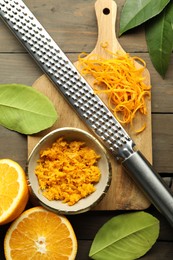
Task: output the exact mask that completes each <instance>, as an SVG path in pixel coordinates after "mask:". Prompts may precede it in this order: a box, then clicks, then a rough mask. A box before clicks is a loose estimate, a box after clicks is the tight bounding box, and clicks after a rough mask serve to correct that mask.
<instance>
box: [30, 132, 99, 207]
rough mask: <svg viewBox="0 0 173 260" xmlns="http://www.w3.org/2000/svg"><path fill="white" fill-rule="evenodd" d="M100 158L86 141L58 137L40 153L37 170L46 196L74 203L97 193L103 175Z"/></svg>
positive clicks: (40, 185) (49, 198)
mask: <svg viewBox="0 0 173 260" xmlns="http://www.w3.org/2000/svg"><path fill="white" fill-rule="evenodd" d="M99 158H100V155H97V154H96V152H95V151H94V150H93V149H92V148H90V147H88V146H86V145H85V143H84V142H81V141H71V142H68V141H66V140H64V139H63V138H62V137H60V138H59V139H57V140H56V141H55V142H54V143H53V144H52V146H51V147H50V148H46V149H45V150H43V151H41V152H40V159H39V160H38V165H37V167H36V169H35V174H36V175H37V178H38V182H39V187H40V189H41V190H42V193H43V196H45V197H46V198H47V199H48V200H61V201H63V202H64V203H68V205H69V206H72V205H74V204H75V203H77V202H78V201H79V200H80V199H82V198H85V197H86V196H88V195H89V194H91V193H93V192H94V191H95V190H96V187H95V184H96V183H97V182H99V180H100V176H101V172H100V169H99V167H98V166H97V162H98V160H99Z"/></svg>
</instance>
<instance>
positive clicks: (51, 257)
mask: <svg viewBox="0 0 173 260" xmlns="http://www.w3.org/2000/svg"><path fill="white" fill-rule="evenodd" d="M4 253H5V257H6V260H9V259H11V260H19V259H20V260H27V259H28V260H29V259H32V260H69V259H70V260H74V259H75V257H76V253H77V239H76V236H75V233H74V230H73V228H72V226H71V224H70V222H69V221H68V219H67V218H66V217H65V216H60V215H57V214H55V213H53V212H50V211H48V210H46V209H44V208H43V207H41V206H38V207H33V208H31V209H28V210H26V211H24V212H23V213H22V214H21V215H20V216H19V217H18V218H17V219H16V220H15V221H14V222H13V223H12V224H11V226H10V227H9V229H8V231H7V233H6V236H5V240H4Z"/></svg>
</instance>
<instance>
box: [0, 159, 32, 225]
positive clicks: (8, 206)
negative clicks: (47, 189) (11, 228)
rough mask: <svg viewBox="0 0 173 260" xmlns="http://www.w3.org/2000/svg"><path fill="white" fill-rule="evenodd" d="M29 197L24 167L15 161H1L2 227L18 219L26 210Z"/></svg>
mask: <svg viewBox="0 0 173 260" xmlns="http://www.w3.org/2000/svg"><path fill="white" fill-rule="evenodd" d="M28 197H29V192H28V186H27V180H26V176H25V172H24V171H23V169H22V167H21V166H20V165H19V164H18V163H17V162H14V161H13V160H10V159H1V160H0V225H2V224H6V223H9V222H11V221H13V220H14V219H15V218H17V217H18V216H19V215H20V214H21V213H22V211H23V210H24V209H25V206H26V204H27V201H28Z"/></svg>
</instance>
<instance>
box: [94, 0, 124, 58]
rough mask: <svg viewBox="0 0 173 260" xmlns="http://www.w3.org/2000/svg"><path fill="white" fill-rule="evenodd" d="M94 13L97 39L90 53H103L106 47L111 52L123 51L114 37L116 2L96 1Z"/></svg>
mask: <svg viewBox="0 0 173 260" xmlns="http://www.w3.org/2000/svg"><path fill="white" fill-rule="evenodd" d="M95 12H96V18H97V23H98V38H97V43H96V46H95V48H94V50H93V52H92V53H100V54H101V53H104V48H103V46H105V47H106V46H107V49H109V50H110V51H113V52H116V51H117V50H121V51H123V49H122V47H121V45H120V44H119V42H118V40H117V37H116V29H115V25H116V16H117V4H116V2H115V1H113V0H97V1H96V2H95ZM103 55H104V54H103Z"/></svg>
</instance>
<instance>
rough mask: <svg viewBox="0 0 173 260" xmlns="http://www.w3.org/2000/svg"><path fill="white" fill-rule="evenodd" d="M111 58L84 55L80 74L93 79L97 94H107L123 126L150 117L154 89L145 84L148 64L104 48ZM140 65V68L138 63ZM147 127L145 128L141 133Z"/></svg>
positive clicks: (111, 106) (80, 58)
mask: <svg viewBox="0 0 173 260" xmlns="http://www.w3.org/2000/svg"><path fill="white" fill-rule="evenodd" d="M104 49H105V50H106V51H108V52H109V54H111V55H112V58H110V59H105V58H102V57H99V56H98V55H94V54H92V55H89V57H87V54H85V53H82V54H81V55H79V58H78V60H79V64H80V67H81V73H82V74H83V75H84V76H85V75H90V76H92V77H93V78H94V90H95V93H96V94H106V96H107V98H108V102H107V103H108V104H107V105H108V108H109V109H110V110H111V111H112V113H113V114H114V116H115V117H116V119H117V120H118V121H119V122H120V123H122V124H130V125H132V124H133V120H134V118H135V116H136V114H137V113H138V112H140V113H141V114H142V115H147V105H146V98H149V99H150V98H151V92H150V90H151V86H150V85H149V86H148V85H146V84H145V76H144V70H145V69H146V63H145V61H144V60H142V59H141V58H139V57H131V56H130V55H129V54H127V53H123V52H117V53H112V52H110V51H109V50H107V49H106V47H104ZM136 62H138V63H140V66H139V67H138V68H137V67H136V66H135V63H136ZM145 127H146V124H144V125H143V126H142V127H141V129H140V130H139V131H137V132H138V133H140V132H142V131H143V130H144V129H145Z"/></svg>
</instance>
